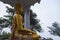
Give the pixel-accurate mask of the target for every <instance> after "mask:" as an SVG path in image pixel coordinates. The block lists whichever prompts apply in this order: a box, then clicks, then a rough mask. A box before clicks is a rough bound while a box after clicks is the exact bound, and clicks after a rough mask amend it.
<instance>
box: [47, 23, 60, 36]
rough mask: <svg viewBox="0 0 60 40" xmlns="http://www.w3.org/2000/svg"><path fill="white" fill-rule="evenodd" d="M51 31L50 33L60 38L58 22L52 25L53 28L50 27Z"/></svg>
mask: <svg viewBox="0 0 60 40" xmlns="http://www.w3.org/2000/svg"><path fill="white" fill-rule="evenodd" d="M48 28H49V29H50V31H49V32H50V33H51V34H53V35H58V36H60V24H58V23H57V22H55V23H52V27H48Z"/></svg>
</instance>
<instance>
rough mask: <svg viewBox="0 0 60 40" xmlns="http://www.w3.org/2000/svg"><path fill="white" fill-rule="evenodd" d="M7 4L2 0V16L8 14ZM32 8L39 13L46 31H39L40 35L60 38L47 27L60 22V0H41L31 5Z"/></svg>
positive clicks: (0, 14) (0, 11)
mask: <svg viewBox="0 0 60 40" xmlns="http://www.w3.org/2000/svg"><path fill="white" fill-rule="evenodd" d="M6 5H7V4H4V3H2V2H0V17H2V16H3V15H5V14H7V13H6ZM9 7H11V6H9ZM31 9H32V10H33V12H34V13H36V14H37V15H38V16H37V18H38V19H40V24H41V26H42V28H43V29H44V32H43V33H39V35H41V36H42V37H46V38H47V37H48V38H49V37H51V38H53V39H54V40H60V37H58V36H53V35H51V34H50V33H49V32H48V30H49V29H48V28H47V26H51V25H52V23H54V22H55V21H57V22H58V23H60V17H59V16H60V0H41V3H40V4H38V3H36V4H35V5H34V6H31ZM5 30H6V28H5Z"/></svg>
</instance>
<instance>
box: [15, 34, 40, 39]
mask: <svg viewBox="0 0 60 40" xmlns="http://www.w3.org/2000/svg"><path fill="white" fill-rule="evenodd" d="M14 40H39V37H38V36H37V35H36V34H33V35H22V34H20V35H19V36H18V37H17V36H16V37H15V38H14Z"/></svg>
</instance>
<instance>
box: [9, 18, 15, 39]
mask: <svg viewBox="0 0 60 40" xmlns="http://www.w3.org/2000/svg"><path fill="white" fill-rule="evenodd" d="M14 32H15V17H13V20H12V28H11V35H10V38H9V40H14Z"/></svg>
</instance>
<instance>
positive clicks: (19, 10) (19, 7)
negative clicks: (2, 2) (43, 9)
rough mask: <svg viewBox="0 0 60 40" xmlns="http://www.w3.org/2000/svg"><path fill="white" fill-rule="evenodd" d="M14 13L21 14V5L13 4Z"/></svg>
mask: <svg viewBox="0 0 60 40" xmlns="http://www.w3.org/2000/svg"><path fill="white" fill-rule="evenodd" d="M14 11H15V12H18V13H20V14H21V13H22V12H23V9H22V6H21V4H20V3H19V2H16V3H15V5H14Z"/></svg>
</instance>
